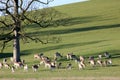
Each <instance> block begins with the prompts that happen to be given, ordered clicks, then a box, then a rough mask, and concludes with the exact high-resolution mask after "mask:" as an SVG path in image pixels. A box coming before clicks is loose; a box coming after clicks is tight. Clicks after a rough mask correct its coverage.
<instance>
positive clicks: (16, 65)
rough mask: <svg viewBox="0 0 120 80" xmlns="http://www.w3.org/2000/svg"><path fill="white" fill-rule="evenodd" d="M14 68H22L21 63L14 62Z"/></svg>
mask: <svg viewBox="0 0 120 80" xmlns="http://www.w3.org/2000/svg"><path fill="white" fill-rule="evenodd" d="M14 66H15V68H16V69H17V68H18V67H23V66H24V65H23V63H22V62H14Z"/></svg>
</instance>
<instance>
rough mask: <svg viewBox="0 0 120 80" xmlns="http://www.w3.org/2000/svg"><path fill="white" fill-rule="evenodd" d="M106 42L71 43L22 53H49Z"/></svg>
mask: <svg viewBox="0 0 120 80" xmlns="http://www.w3.org/2000/svg"><path fill="white" fill-rule="evenodd" d="M104 41H106V40H99V41H91V42H83V43H73V44H63V45H58V46H50V47H44V48H38V49H29V50H24V51H22V53H31V52H37V53H40V51H41V52H46V51H51V50H57V49H64V48H72V47H77V46H85V45H90V44H97V43H100V42H104Z"/></svg>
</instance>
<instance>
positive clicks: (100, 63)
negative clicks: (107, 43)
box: [97, 59, 103, 67]
mask: <svg viewBox="0 0 120 80" xmlns="http://www.w3.org/2000/svg"><path fill="white" fill-rule="evenodd" d="M97 63H98V64H99V65H100V66H101V67H102V66H103V61H102V60H100V59H98V60H97Z"/></svg>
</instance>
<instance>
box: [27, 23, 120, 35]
mask: <svg viewBox="0 0 120 80" xmlns="http://www.w3.org/2000/svg"><path fill="white" fill-rule="evenodd" d="M118 27H120V24H113V25H103V26H91V27H85V28H73V29H66V30H50V31H37V32H32V33H31V32H29V33H27V34H29V35H36V36H43V35H47V34H51V35H52V34H53V35H54V34H68V33H76V32H85V31H93V30H101V29H109V28H118Z"/></svg>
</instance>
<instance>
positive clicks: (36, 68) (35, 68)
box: [32, 64, 39, 72]
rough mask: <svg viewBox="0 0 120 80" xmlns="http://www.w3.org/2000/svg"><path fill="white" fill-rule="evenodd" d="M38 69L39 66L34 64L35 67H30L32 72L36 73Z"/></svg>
mask: <svg viewBox="0 0 120 80" xmlns="http://www.w3.org/2000/svg"><path fill="white" fill-rule="evenodd" d="M38 68H39V65H36V64H35V65H33V66H32V69H33V71H34V72H36V71H37V70H38Z"/></svg>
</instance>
